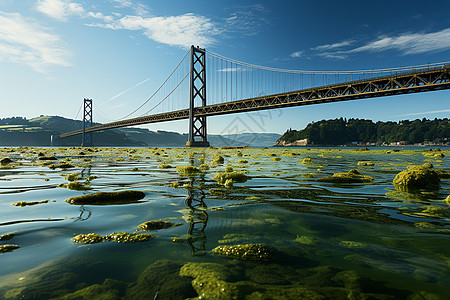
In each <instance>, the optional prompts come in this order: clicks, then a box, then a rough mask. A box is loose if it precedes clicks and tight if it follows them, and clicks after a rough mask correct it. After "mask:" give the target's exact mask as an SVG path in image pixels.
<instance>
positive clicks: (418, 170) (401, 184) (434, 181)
mask: <svg viewBox="0 0 450 300" xmlns="http://www.w3.org/2000/svg"><path fill="white" fill-rule="evenodd" d="M439 183H440V178H439V174H438V173H437V172H436V171H435V169H433V165H432V164H430V163H425V164H423V165H421V166H410V167H409V168H408V169H407V170H404V171H401V172H400V173H398V174H397V175H396V176H395V178H394V180H393V184H394V187H395V189H396V190H399V191H403V192H411V191H417V190H419V189H429V190H435V189H439Z"/></svg>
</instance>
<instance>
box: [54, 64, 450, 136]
mask: <svg viewBox="0 0 450 300" xmlns="http://www.w3.org/2000/svg"><path fill="white" fill-rule="evenodd" d="M445 89H450V65H449V64H447V65H444V66H440V67H434V68H425V69H420V70H415V71H410V72H402V73H397V74H395V75H387V76H381V77H375V78H368V79H363V80H355V81H349V82H343V83H338V84H333V85H327V86H320V87H315V88H309V89H304V90H298V91H291V92H286V93H280V94H273V95H266V96H260V97H254V98H249V99H243V100H237V101H230V102H224V103H220V104H214V105H207V106H203V107H196V108H195V109H194V115H196V116H217V115H225V114H234V113H240V112H249V111H256V110H266V109H275V108H284V107H292V106H301V105H311V104H319V103H328V102H337V101H348V100H356V99H365V98H374V97H384V96H393V95H400V94H408V93H420V92H428V91H435V90H445ZM188 118H189V109H182V110H177V111H172V112H167V113H161V114H155V115H149V116H145V117H138V118H133V119H128V120H123V121H117V122H111V123H106V124H102V125H97V126H93V127H89V128H86V130H85V131H86V132H94V131H102V130H107V129H113V128H121V127H127V126H135V125H141V124H149V123H157V122H165V121H173V120H182V119H188ZM82 133H83V130H82V129H80V130H76V131H72V132H68V133H64V134H61V135H60V138H65V137H69V136H73V135H78V134H82Z"/></svg>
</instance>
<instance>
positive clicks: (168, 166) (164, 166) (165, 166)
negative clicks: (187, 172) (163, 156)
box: [158, 164, 173, 169]
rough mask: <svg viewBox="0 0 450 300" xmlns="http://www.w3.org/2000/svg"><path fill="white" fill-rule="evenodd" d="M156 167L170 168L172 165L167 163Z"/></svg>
mask: <svg viewBox="0 0 450 300" xmlns="http://www.w3.org/2000/svg"><path fill="white" fill-rule="evenodd" d="M158 168H159V169H171V168H173V167H172V166H171V165H169V164H162V165H160V166H159V167H158Z"/></svg>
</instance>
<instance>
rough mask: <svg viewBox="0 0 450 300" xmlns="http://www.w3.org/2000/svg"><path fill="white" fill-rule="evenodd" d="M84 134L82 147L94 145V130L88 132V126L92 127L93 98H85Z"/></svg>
mask: <svg viewBox="0 0 450 300" xmlns="http://www.w3.org/2000/svg"><path fill="white" fill-rule="evenodd" d="M83 101H84V102H83V103H84V105H83V135H82V140H81V147H92V146H93V143H92V132H86V128H89V127H92V99H87V98H84V100H83Z"/></svg>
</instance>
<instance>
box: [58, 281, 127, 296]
mask: <svg viewBox="0 0 450 300" xmlns="http://www.w3.org/2000/svg"><path fill="white" fill-rule="evenodd" d="M128 285H129V284H128V283H125V282H122V281H119V280H114V279H109V278H107V279H105V281H104V282H103V284H93V285H91V286H88V287H86V288H84V289H81V290H78V291H76V292H74V293H70V294H67V295H64V296H62V297H59V298H58V300H90V299H103V300H121V299H123V297H124V296H125V294H126V290H127V287H128Z"/></svg>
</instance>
